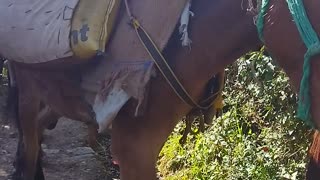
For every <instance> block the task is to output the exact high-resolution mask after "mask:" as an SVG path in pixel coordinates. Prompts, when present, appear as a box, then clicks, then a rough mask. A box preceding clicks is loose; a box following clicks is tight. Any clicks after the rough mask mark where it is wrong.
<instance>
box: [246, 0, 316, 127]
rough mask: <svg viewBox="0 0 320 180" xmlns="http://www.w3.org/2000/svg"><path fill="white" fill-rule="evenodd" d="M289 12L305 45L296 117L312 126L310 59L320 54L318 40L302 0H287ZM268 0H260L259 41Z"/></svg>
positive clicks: (261, 35)
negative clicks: (305, 50)
mask: <svg viewBox="0 0 320 180" xmlns="http://www.w3.org/2000/svg"><path fill="white" fill-rule="evenodd" d="M249 1H251V0H249ZM287 3H288V7H289V10H290V13H291V15H292V17H293V20H294V22H295V24H296V26H297V29H298V31H299V34H300V36H301V38H302V40H303V42H304V44H305V46H306V47H307V52H306V53H305V55H304V63H303V74H302V79H301V82H300V92H299V101H298V115H297V117H298V118H299V119H301V120H303V121H304V122H305V123H306V124H308V125H309V126H312V127H314V123H313V121H312V119H311V118H312V117H311V97H310V75H311V60H312V57H313V56H315V55H318V54H320V41H319V37H318V35H317V33H316V32H315V31H314V29H313V27H312V25H311V23H310V21H309V19H308V16H307V13H306V11H305V8H304V4H303V1H302V0H287ZM268 4H269V0H262V3H261V9H260V12H259V15H258V19H257V24H256V25H257V29H258V33H259V37H260V39H261V41H264V40H263V25H264V16H265V14H266V11H267V9H268Z"/></svg>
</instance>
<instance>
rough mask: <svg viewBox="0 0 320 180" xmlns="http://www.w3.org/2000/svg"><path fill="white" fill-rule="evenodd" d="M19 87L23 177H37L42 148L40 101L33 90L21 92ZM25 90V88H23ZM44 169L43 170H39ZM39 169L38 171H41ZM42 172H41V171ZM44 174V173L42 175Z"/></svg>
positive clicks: (31, 179)
mask: <svg viewBox="0 0 320 180" xmlns="http://www.w3.org/2000/svg"><path fill="white" fill-rule="evenodd" d="M20 91H21V88H20V89H19V117H18V118H19V122H20V125H21V130H22V138H23V140H22V142H23V144H22V149H23V157H22V158H23V168H22V170H23V171H22V173H23V178H24V179H25V180H33V179H35V175H36V174H38V173H37V167H38V168H40V169H41V167H40V164H38V163H39V162H38V153H39V150H40V147H39V139H38V133H37V132H38V122H37V120H36V116H37V114H38V111H39V105H40V101H39V100H37V98H36V97H34V96H32V92H30V91H28V90H26V91H24V92H25V93H20ZM22 91H23V90H22ZM39 171H42V170H39ZM39 171H38V172H39ZM40 174H41V173H40ZM40 176H41V175H40ZM42 176H43V175H42Z"/></svg>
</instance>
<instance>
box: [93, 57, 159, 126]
mask: <svg viewBox="0 0 320 180" xmlns="http://www.w3.org/2000/svg"><path fill="white" fill-rule="evenodd" d="M108 64H109V66H108V70H107V73H106V76H105V81H104V83H103V86H102V88H101V91H100V93H98V94H97V96H96V97H95V102H94V105H93V110H94V111H95V113H96V119H97V121H98V123H99V132H103V131H104V130H106V129H108V128H110V127H109V126H110V125H111V122H112V120H113V119H114V118H115V117H116V115H117V113H118V112H119V110H120V109H121V107H122V106H123V105H124V104H125V103H126V102H127V101H128V100H129V99H130V98H131V97H132V98H134V99H135V100H137V101H138V103H137V106H136V109H135V113H134V114H135V115H136V116H137V115H138V113H139V111H141V108H142V109H143V106H142V105H143V101H144V100H145V96H146V94H147V92H146V87H147V84H148V83H149V80H150V78H151V76H152V74H154V68H153V66H154V64H153V62H152V61H136V62H121V63H118V62H114V61H108Z"/></svg>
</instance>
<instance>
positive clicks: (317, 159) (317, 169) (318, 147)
mask: <svg viewBox="0 0 320 180" xmlns="http://www.w3.org/2000/svg"><path fill="white" fill-rule="evenodd" d="M309 158H310V160H309V163H308V165H307V174H306V179H307V180H319V179H320V131H315V132H314V134H313V142H312V145H311V147H310V150H309Z"/></svg>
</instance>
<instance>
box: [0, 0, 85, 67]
mask: <svg viewBox="0 0 320 180" xmlns="http://www.w3.org/2000/svg"><path fill="white" fill-rule="evenodd" d="M78 1H79V0H23V1H20V0H1V1H0V54H1V55H2V56H4V57H6V58H7V59H10V60H15V61H18V62H24V63H41V62H47V61H50V60H54V59H58V58H63V57H68V56H72V55H73V53H72V52H71V51H70V41H69V32H70V24H71V18H72V14H73V9H74V7H75V6H76V5H77V3H78Z"/></svg>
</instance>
